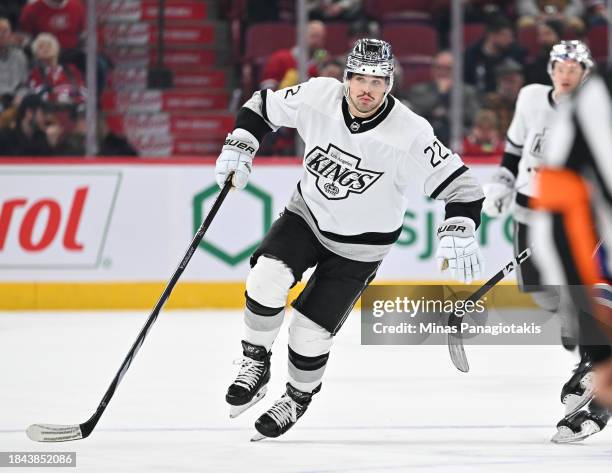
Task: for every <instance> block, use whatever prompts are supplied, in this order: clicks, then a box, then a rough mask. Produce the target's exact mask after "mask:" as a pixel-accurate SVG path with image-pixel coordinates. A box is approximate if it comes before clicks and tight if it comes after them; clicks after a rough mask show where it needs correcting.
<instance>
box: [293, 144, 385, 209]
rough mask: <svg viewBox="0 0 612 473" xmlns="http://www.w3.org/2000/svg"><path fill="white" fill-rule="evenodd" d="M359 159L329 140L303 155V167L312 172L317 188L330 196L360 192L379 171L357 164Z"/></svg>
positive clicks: (372, 180) (376, 176) (379, 173)
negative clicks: (363, 167) (321, 146)
mask: <svg viewBox="0 0 612 473" xmlns="http://www.w3.org/2000/svg"><path fill="white" fill-rule="evenodd" d="M360 162H361V159H360V158H358V157H357V156H353V155H352V154H349V153H347V152H345V151H342V150H341V149H340V148H338V147H337V146H334V145H333V144H330V145H329V146H328V147H327V149H323V148H320V147H318V146H315V147H314V148H313V149H312V151H310V152H309V153H308V154H306V157H305V158H304V165H305V167H306V170H307V171H308V172H310V173H311V174H312V175H313V176H315V179H316V185H317V189H319V191H320V192H321V194H322V195H323V197H325V198H326V199H330V200H332V199H346V198H347V197H348V196H349V194H351V193H355V194H362V193H363V192H365V191H366V190H367V189H368V188H369V187H370V186H371V185H372V184H374V182H376V179H378V178H379V177H380V176H382V175H383V173H382V172H376V171H369V170H367V169H362V168H360V167H359V163H360Z"/></svg>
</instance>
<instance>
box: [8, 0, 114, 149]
mask: <svg viewBox="0 0 612 473" xmlns="http://www.w3.org/2000/svg"><path fill="white" fill-rule="evenodd" d="M85 18H86V15H85V5H84V2H83V1H82V0H30V1H26V0H3V1H2V3H0V155H3V156H19V155H27V156H83V155H84V154H85V136H86V122H85V103H86V99H87V89H86V87H85V81H84V77H85V73H86V70H85V67H86V58H85V53H84V50H83V42H84V41H83V39H84V34H85ZM107 66H108V64H107V63H106V62H105V60H104V58H103V57H102V56H101V57H100V58H98V61H97V70H96V74H97V78H98V92H100V91H101V90H102V89H103V86H104V82H105V75H106V69H107Z"/></svg>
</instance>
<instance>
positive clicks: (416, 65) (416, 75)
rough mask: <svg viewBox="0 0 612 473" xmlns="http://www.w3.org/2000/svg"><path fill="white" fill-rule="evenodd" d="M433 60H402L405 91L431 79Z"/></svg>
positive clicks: (403, 87)
mask: <svg viewBox="0 0 612 473" xmlns="http://www.w3.org/2000/svg"><path fill="white" fill-rule="evenodd" d="M432 61H433V58H430V59H429V60H422V61H404V62H401V65H402V73H403V83H402V90H403V91H404V92H406V91H408V89H410V87H412V86H413V85H415V84H420V83H421V82H427V81H429V80H431V63H432Z"/></svg>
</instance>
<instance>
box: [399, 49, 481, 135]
mask: <svg viewBox="0 0 612 473" xmlns="http://www.w3.org/2000/svg"><path fill="white" fill-rule="evenodd" d="M452 71H453V56H452V54H451V53H450V52H448V51H441V52H439V53H438V54H437V55H436V56H435V58H434V60H433V64H432V67H431V76H432V80H431V81H429V82H424V83H422V84H416V85H414V86H413V87H412V88H411V89H410V91H409V92H408V94H407V97H406V99H407V101H408V106H409V107H410V108H412V110H414V111H415V112H416V113H418V114H419V115H421V116H423V117H424V118H426V119H427V120H428V121H429V122H430V123H431V125H432V126H433V128H434V132H435V134H436V136H437V137H438V138H439V139H440V141H442V142H443V143H447V142H448V141H449V139H450V117H449V112H450V93H451V89H452V87H453V76H452ZM478 107H479V104H478V98H477V95H476V90H475V89H474V87H472V86H470V85H464V87H463V120H464V126H465V127H466V129H469V127H470V126H471V125H472V123H473V120H474V116H475V115H476V112H477V110H478Z"/></svg>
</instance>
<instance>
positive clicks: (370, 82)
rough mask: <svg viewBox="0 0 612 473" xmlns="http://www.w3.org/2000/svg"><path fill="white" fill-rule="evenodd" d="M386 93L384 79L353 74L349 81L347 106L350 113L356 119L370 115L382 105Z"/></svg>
mask: <svg viewBox="0 0 612 473" xmlns="http://www.w3.org/2000/svg"><path fill="white" fill-rule="evenodd" d="M386 91H387V81H386V80H385V78H384V77H376V76H365V75H361V74H353V76H352V77H351V79H350V80H349V99H350V100H349V102H350V103H349V105H350V109H351V113H352V114H353V115H355V116H358V117H368V116H370V115H372V114H373V113H374V112H376V110H377V109H378V107H380V105H381V104H382V101H383V99H384V98H385V92H386Z"/></svg>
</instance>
